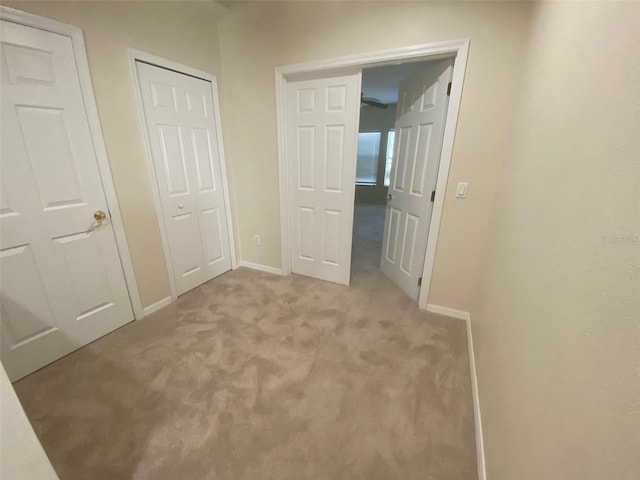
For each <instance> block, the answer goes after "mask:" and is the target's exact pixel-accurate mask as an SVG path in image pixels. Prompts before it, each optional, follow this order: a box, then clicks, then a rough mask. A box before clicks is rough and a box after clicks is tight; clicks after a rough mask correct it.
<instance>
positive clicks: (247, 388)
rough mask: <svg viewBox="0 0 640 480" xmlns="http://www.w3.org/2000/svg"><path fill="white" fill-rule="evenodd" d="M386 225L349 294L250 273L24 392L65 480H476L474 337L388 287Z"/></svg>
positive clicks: (67, 364)
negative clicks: (382, 251) (382, 255)
mask: <svg viewBox="0 0 640 480" xmlns="http://www.w3.org/2000/svg"><path fill="white" fill-rule="evenodd" d="M376 212H377V213H376ZM380 215H382V216H383V215H384V207H380V206H371V205H358V206H357V209H356V227H355V231H354V262H353V263H354V265H353V266H354V268H353V280H352V286H351V287H350V288H346V287H343V286H340V285H334V284H330V283H326V282H322V281H318V280H313V279H310V278H305V277H301V276H296V275H291V276H288V277H281V276H276V275H271V274H266V273H261V272H256V271H252V270H247V269H238V270H236V271H233V272H229V273H226V274H224V275H222V276H221V277H219V278H217V279H215V280H213V281H211V282H208V283H207V284H205V285H202V286H201V287H199V288H197V289H196V290H193V291H192V292H189V293H187V294H186V295H184V296H182V297H180V299H179V300H178V301H177V302H175V303H174V304H172V305H170V306H168V307H166V308H164V309H163V310H161V311H159V312H157V313H155V314H153V315H151V316H149V317H147V318H145V319H143V320H141V321H138V322H134V323H131V324H129V325H127V326H125V327H123V328H121V329H119V330H117V331H116V332H113V333H112V334H110V335H107V336H106V337H103V338H102V339H100V340H98V341H96V342H94V343H92V344H91V345H88V346H86V347H84V348H82V349H80V350H78V351H76V352H74V353H72V354H70V355H68V356H67V357H65V358H62V359H60V360H58V361H57V362H55V363H53V364H51V365H49V366H47V367H45V368H43V369H42V370H40V371H38V372H36V373H34V374H32V375H30V376H28V377H26V378H25V379H23V380H20V381H19V382H17V383H16V384H15V388H16V391H17V393H18V395H19V397H20V399H21V401H22V403H23V405H24V408H25V410H26V412H27V414H28V416H29V418H30V419H31V421H32V423H33V425H34V428H35V430H36V433H37V434H38V436H39V437H40V440H41V442H42V444H43V446H44V448H45V450H46V451H47V453H48V455H49V457H50V458H51V461H52V463H53V465H54V467H55V468H56V470H57V472H58V474H59V475H60V478H61V479H63V480H82V479H87V480H101V479H105V480H107V479H108V480H125V479H150V480H162V479H177V480H192V479H193V480H204V479H217V480H222V479H225V480H227V479H228V480H244V479H247V480H248V479H251V480H262V479H265V480H266V479H272V480H303V479H313V480H325V479H326V480H336V479H345V480H346V479H366V480H374V479H380V480H382V479H384V480H390V479H403V480H412V479H421V480H426V479H433V480H436V479H437V480H471V479H475V478H477V474H476V460H475V440H474V430H473V428H474V427H473V414H472V402H471V393H470V379H469V368H468V357H467V345H466V334H465V326H464V324H463V322H461V321H459V320H454V319H450V318H446V317H441V316H437V315H433V314H428V313H425V312H422V311H419V310H417V308H416V305H414V303H413V302H412V301H411V300H410V299H409V298H407V297H406V296H405V295H404V294H403V293H402V292H401V291H400V290H399V289H397V288H396V287H395V286H393V284H391V283H390V282H389V281H388V280H386V278H385V277H384V276H382V274H381V273H380V271H379V270H378V269H377V263H378V262H379V248H380V246H379V244H380V242H381V239H379V238H378V237H379V232H380V228H381V225H382V223H383V222H384V219H382V220H380ZM376 248H378V250H377V252H376V250H375V249H376ZM376 256H378V258H376Z"/></svg>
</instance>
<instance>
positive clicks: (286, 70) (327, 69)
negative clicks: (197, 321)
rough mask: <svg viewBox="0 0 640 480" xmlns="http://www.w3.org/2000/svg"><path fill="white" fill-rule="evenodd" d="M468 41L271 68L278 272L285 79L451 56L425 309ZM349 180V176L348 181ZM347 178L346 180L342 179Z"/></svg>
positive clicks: (283, 208)
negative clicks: (277, 191) (275, 135)
mask: <svg viewBox="0 0 640 480" xmlns="http://www.w3.org/2000/svg"><path fill="white" fill-rule="evenodd" d="M469 45H470V40H469V39H468V38H467V39H461V40H452V41H445V42H436V43H428V44H425V45H415V46H409V47H403V48H398V49H392V50H383V51H379V52H369V53H362V54H357V55H349V56H346V57H339V58H333V59H328V60H319V61H313V62H306V63H298V64H293V65H284V66H280V67H277V68H276V70H275V83H276V123H277V132H278V170H279V182H280V219H281V221H280V235H281V249H282V272H283V274H285V275H288V274H290V273H291V254H292V252H291V243H290V241H289V238H290V234H291V227H290V222H289V198H290V196H289V183H288V178H289V161H290V159H289V158H288V155H287V104H286V100H287V95H286V91H287V82H288V81H290V80H298V79H300V78H305V77H313V76H321V75H323V76H327V75H332V74H335V75H339V74H341V73H345V72H353V71H354V70H362V69H364V68H370V67H379V66H382V65H393V64H397V63H401V62H419V61H427V60H436V59H439V58H453V59H454V61H453V76H452V79H451V96H450V97H449V106H448V108H447V117H446V121H445V125H444V136H443V140H442V152H441V154H440V166H439V170H438V178H437V181H436V195H435V199H434V204H433V213H432V215H431V221H430V226H429V237H428V239H427V251H426V254H425V261H424V267H423V272H422V285H421V287H420V293H419V296H418V306H419V307H420V308H421V309H427V305H428V303H429V290H430V287H431V277H432V274H433V266H434V263H435V253H436V246H437V241H438V234H439V232H440V221H441V219H442V211H443V208H444V195H445V190H446V186H447V182H448V180H449V167H450V166H451V158H452V156H453V144H454V137H455V131H456V127H457V124H458V112H459V110H460V101H461V98H462V86H463V83H464V75H465V70H466V65H467V58H468V55H469ZM352 180H353V182H354V183H355V178H353V179H352ZM347 181H348V180H347Z"/></svg>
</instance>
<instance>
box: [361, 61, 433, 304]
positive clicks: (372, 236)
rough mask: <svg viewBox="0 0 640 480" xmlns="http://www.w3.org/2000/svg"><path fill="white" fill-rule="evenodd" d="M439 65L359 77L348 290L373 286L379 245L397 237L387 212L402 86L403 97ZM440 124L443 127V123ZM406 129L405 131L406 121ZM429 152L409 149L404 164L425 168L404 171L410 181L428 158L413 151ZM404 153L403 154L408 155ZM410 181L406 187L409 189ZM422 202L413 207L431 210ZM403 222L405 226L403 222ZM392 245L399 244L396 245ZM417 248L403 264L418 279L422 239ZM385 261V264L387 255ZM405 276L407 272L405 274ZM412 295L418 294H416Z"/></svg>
mask: <svg viewBox="0 0 640 480" xmlns="http://www.w3.org/2000/svg"><path fill="white" fill-rule="evenodd" d="M437 62H438V61H437V60H436V61H433V60H432V61H423V62H411V63H401V64H396V65H384V66H380V67H372V68H366V69H364V70H363V71H362V87H361V102H360V123H359V129H358V156H357V163H356V179H355V198H354V215H353V242H352V252H351V284H352V285H362V284H366V283H367V282H368V281H370V280H371V277H372V276H376V275H380V274H381V264H384V261H385V257H384V256H383V255H382V254H383V248H382V247H383V243H386V244H387V245H389V238H388V237H389V235H393V234H396V233H400V232H392V231H391V230H390V225H388V224H387V223H386V222H389V221H390V220H392V215H388V214H387V210H388V208H390V207H391V204H392V202H393V200H392V199H393V193H392V192H391V189H392V187H393V185H391V183H392V182H391V180H392V170H393V171H394V173H396V172H395V170H394V169H393V166H394V165H393V159H394V155H395V153H394V147H395V146H396V142H395V138H396V123H397V122H400V124H403V119H402V113H403V112H399V111H398V98H399V94H400V91H401V86H402V87H403V91H404V94H405V95H406V93H407V92H406V89H407V84H408V82H409V81H410V80H411V79H412V78H416V77H420V76H421V75H422V76H424V73H425V72H427V71H428V70H429V69H432V68H434V66H435V64H436V63H437ZM420 97H421V95H415V98H412V100H413V102H414V103H415V102H418V101H419V100H420ZM417 108H420V106H417ZM401 110H402V105H401ZM409 113H411V112H409ZM398 114H400V115H399V116H400V118H398ZM438 120H440V121H442V122H443V121H444V118H440V119H438ZM409 123H411V122H409ZM413 123H417V125H413V126H414V127H415V128H417V129H419V127H420V125H419V123H420V122H415V121H414V122H413ZM404 124H405V126H406V124H407V121H406V120H405V121H404ZM413 134H414V135H418V134H419V133H418V132H413ZM432 140H433V139H432ZM438 143H440V142H438ZM428 147H429V145H426V144H424V143H423V144H420V145H418V144H416V145H415V148H414V147H412V148H413V149H414V152H415V155H413V158H411V159H408V160H409V162H408V163H415V162H422V163H423V164H422V165H408V168H409V170H410V172H409V176H411V174H413V173H414V172H417V173H418V174H420V173H421V172H423V171H425V170H424V168H425V167H426V165H424V163H426V162H427V161H429V160H430V159H429V158H428V157H427V156H426V155H424V153H426V152H420V151H417V149H418V148H422V149H423V150H425V149H426V148H428ZM403 153H405V154H406V153H407V152H406V151H405V152H403ZM405 160H407V159H403V161H405ZM435 160H436V161H437V160H439V159H435ZM431 161H432V162H433V161H434V159H431ZM432 173H433V174H435V173H437V169H433V170H432ZM410 180H411V179H409V183H411V181H410ZM420 180H421V181H423V182H425V181H426V182H427V183H429V182H431V183H433V184H435V175H434V176H433V178H431V179H426V178H425V179H420ZM414 190H415V188H414ZM429 191H431V190H429ZM396 196H397V195H396ZM422 200H423V201H422V205H417V206H418V207H422V208H423V209H430V207H431V205H432V203H431V202H430V198H422ZM406 213H408V212H405V214H406ZM428 213H430V212H428ZM414 217H415V215H414ZM416 218H417V217H416ZM385 220H386V222H385ZM404 220H405V221H406V218H405V219H404ZM423 221H424V219H423ZM401 223H402V222H401ZM385 232H387V241H386V242H384V241H383V240H384V235H385ZM402 233H403V232H402ZM395 243H396V244H397V243H398V242H397V240H396V242H395ZM401 243H402V242H401ZM392 246H393V245H392ZM401 246H402V245H398V248H401ZM415 247H416V246H414V248H415ZM417 247H418V248H417V249H418V251H419V252H418V253H419V254H418V255H411V257H412V259H413V262H411V263H413V265H410V264H408V262H405V264H407V266H408V267H409V270H410V269H412V268H413V269H415V270H418V271H420V273H419V274H418V275H415V276H416V277H417V278H420V276H421V272H422V268H423V266H424V251H423V249H424V247H426V239H425V243H424V244H423V245H422V246H417ZM421 247H423V248H421ZM401 255H402V252H398V253H397V254H396V256H401ZM392 256H393V255H392ZM386 257H387V258H388V255H387V256H386ZM405 271H407V270H406V269H405ZM390 276H391V277H393V272H391V275H390ZM392 281H393V278H392ZM414 281H415V282H416V283H417V281H418V280H417V279H414ZM408 283H410V282H408ZM416 287H417V285H416ZM415 290H416V291H417V289H415ZM407 293H409V292H407ZM409 294H410V293H409ZM410 296H411V294H410Z"/></svg>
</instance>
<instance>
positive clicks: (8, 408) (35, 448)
mask: <svg viewBox="0 0 640 480" xmlns="http://www.w3.org/2000/svg"><path fill="white" fill-rule="evenodd" d="M0 478H2V479H15V480H23V479H24V480H27V479H38V480H57V479H58V476H57V475H56V473H55V471H54V470H53V467H52V466H51V462H50V461H49V458H47V455H46V453H44V450H43V449H42V445H40V442H39V441H38V437H36V434H35V432H34V431H33V428H32V427H31V424H30V423H29V420H28V419H27V416H26V415H25V413H24V410H23V409H22V405H20V401H19V400H18V397H17V396H16V392H15V391H14V390H13V387H12V386H11V382H9V378H8V377H7V372H5V371H4V367H3V366H2V365H0Z"/></svg>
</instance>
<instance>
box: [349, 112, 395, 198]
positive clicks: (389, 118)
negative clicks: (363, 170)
mask: <svg viewBox="0 0 640 480" xmlns="http://www.w3.org/2000/svg"><path fill="white" fill-rule="evenodd" d="M395 123H396V104H395V103H392V104H390V105H389V106H388V107H387V108H385V109H382V108H376V107H371V106H369V105H364V106H362V107H360V129H359V131H360V132H380V154H379V157H378V183H377V184H376V185H356V202H371V203H385V198H384V196H385V195H386V194H387V190H388V189H389V187H385V186H384V166H385V162H386V160H387V135H388V133H389V130H393V127H394V126H395Z"/></svg>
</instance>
